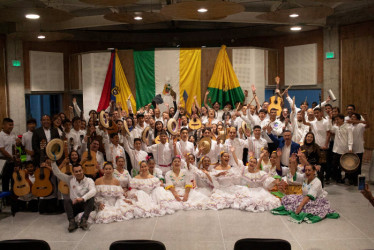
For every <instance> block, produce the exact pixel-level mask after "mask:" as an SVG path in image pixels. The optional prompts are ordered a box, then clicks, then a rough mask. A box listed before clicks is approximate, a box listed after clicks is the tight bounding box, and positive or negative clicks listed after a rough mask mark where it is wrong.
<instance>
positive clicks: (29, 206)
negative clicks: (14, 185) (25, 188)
mask: <svg viewBox="0 0 374 250" xmlns="http://www.w3.org/2000/svg"><path fill="white" fill-rule="evenodd" d="M11 210H12V212H13V213H17V212H19V211H27V212H38V200H36V199H35V200H31V201H22V200H18V199H16V200H14V201H12V205H11Z"/></svg>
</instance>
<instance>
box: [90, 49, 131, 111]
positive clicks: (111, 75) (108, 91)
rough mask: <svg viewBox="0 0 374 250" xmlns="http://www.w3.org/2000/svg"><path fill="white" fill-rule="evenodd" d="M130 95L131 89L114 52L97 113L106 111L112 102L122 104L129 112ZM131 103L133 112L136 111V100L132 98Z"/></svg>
mask: <svg viewBox="0 0 374 250" xmlns="http://www.w3.org/2000/svg"><path fill="white" fill-rule="evenodd" d="M130 95H131V89H130V87H129V83H128V82H127V79H126V76H125V72H124V71H123V68H122V65H121V62H120V60H119V57H118V54H117V51H112V53H111V57H110V61H109V65H108V71H107V73H106V77H105V82H104V85H103V89H102V92H101V98H100V101H99V105H98V108H97V111H98V112H99V111H101V110H105V109H106V108H107V107H108V106H109V104H110V101H115V102H116V103H120V104H121V105H122V109H124V110H126V111H127V112H128V107H127V100H128V98H129V96H130ZM130 101H131V106H132V108H133V111H136V103H135V98H134V97H133V96H131V98H130Z"/></svg>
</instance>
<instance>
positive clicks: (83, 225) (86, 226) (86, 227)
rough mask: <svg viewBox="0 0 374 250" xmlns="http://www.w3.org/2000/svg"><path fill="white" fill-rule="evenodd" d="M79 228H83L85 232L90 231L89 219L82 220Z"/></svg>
mask: <svg viewBox="0 0 374 250" xmlns="http://www.w3.org/2000/svg"><path fill="white" fill-rule="evenodd" d="M79 227H80V228H82V229H83V230H85V231H86V230H87V229H88V225H87V219H86V218H82V219H81V223H80V224H79Z"/></svg>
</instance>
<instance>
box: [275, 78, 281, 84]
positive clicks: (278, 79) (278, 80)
mask: <svg viewBox="0 0 374 250" xmlns="http://www.w3.org/2000/svg"><path fill="white" fill-rule="evenodd" d="M279 82H280V77H279V76H277V77H275V83H276V84H279Z"/></svg>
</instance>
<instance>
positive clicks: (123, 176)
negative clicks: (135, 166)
mask: <svg viewBox="0 0 374 250" xmlns="http://www.w3.org/2000/svg"><path fill="white" fill-rule="evenodd" d="M116 164H117V168H116V169H114V172H113V176H114V177H115V178H116V179H117V180H118V181H119V182H120V185H121V187H122V189H123V192H124V195H125V196H126V195H127V191H128V187H129V183H130V180H131V176H130V174H129V172H128V171H127V170H126V169H125V158H123V157H122V156H117V157H116Z"/></svg>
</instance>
